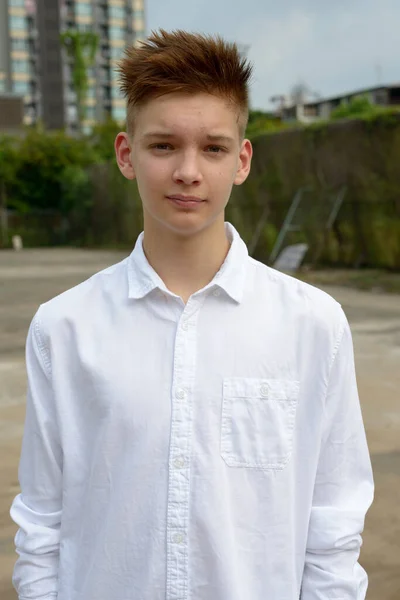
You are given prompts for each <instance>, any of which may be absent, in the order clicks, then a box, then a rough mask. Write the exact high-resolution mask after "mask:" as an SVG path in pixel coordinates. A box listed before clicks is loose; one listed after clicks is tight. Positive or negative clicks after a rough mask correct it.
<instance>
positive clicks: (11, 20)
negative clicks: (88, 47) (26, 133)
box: [0, 0, 145, 133]
mask: <svg viewBox="0 0 400 600" xmlns="http://www.w3.org/2000/svg"><path fill="white" fill-rule="evenodd" d="M70 29H73V30H78V31H93V32H95V33H96V34H97V35H98V37H99V47H98V52H97V56H96V62H95V64H94V65H93V67H91V68H90V70H89V90H88V98H87V101H86V119H85V121H84V123H83V127H84V130H85V131H90V129H91V128H92V127H93V125H94V124H95V123H96V122H99V121H102V120H103V119H104V118H105V117H106V116H107V115H110V116H111V117H112V118H114V119H116V120H118V121H122V120H123V119H124V118H125V101H124V99H123V98H122V97H121V95H120V93H119V90H118V82H117V73H116V71H115V67H116V62H117V61H118V59H119V58H120V57H121V56H122V54H123V50H124V48H125V47H126V46H128V45H131V44H135V43H137V42H138V40H140V39H143V37H144V36H145V7H144V0H0V93H1V92H5V93H12V94H16V95H20V96H23V98H24V122H25V123H26V124H31V123H34V122H37V121H38V120H39V119H40V120H41V121H42V122H43V125H44V126H45V127H46V128H47V129H60V128H66V129H67V130H68V131H69V132H70V133H74V132H75V131H77V128H78V115H77V104H76V95H75V91H74V88H73V84H72V64H71V59H70V58H69V57H68V55H67V52H66V50H65V49H64V48H63V47H62V45H61V43H60V34H61V33H62V32H64V31H66V30H70Z"/></svg>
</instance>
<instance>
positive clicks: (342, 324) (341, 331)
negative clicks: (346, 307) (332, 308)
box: [326, 303, 346, 392]
mask: <svg viewBox="0 0 400 600" xmlns="http://www.w3.org/2000/svg"><path fill="white" fill-rule="evenodd" d="M338 304H339V303H338ZM339 306H340V329H339V333H338V336H337V339H336V342H335V345H334V347H333V352H332V357H331V362H330V364H329V369H328V378H327V385H326V392H328V388H329V382H330V380H331V374H332V369H333V365H334V364H335V360H336V356H337V354H338V351H339V348H340V344H341V343H342V339H343V335H344V330H345V325H346V322H345V319H344V318H343V317H344V312H343V309H342V307H341V305H340V304H339Z"/></svg>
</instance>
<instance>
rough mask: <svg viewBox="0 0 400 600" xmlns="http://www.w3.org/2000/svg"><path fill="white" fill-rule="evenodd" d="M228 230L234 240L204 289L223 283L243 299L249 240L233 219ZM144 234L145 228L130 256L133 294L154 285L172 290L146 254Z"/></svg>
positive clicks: (140, 295)
mask: <svg viewBox="0 0 400 600" xmlns="http://www.w3.org/2000/svg"><path fill="white" fill-rule="evenodd" d="M225 231H226V235H227V237H228V240H229V241H230V242H231V246H230V249H229V252H228V254H227V257H226V259H225V261H224V263H223V264H222V266H221V268H220V270H219V271H218V273H216V275H215V277H214V278H213V280H212V281H210V283H209V284H208V285H207V286H206V287H205V288H203V290H206V289H209V288H214V287H219V288H221V289H222V290H224V291H225V292H226V293H227V294H228V295H229V296H230V297H231V298H232V299H233V300H235V301H236V302H238V303H240V302H241V301H242V298H243V293H244V286H245V279H246V267H247V259H248V251H247V247H246V244H245V243H244V241H243V240H242V239H241V237H240V235H239V233H238V232H237V231H236V229H235V228H234V227H233V225H231V223H228V222H226V223H225ZM143 237H144V233H143V232H142V233H141V234H140V235H139V237H138V238H137V240H136V244H135V247H134V249H133V251H132V253H131V254H130V256H129V257H128V285H129V298H134V299H139V298H143V297H144V296H146V295H147V294H149V293H150V292H151V291H153V290H154V289H159V290H162V291H164V292H166V293H170V292H169V290H168V289H167V287H166V285H165V283H164V282H163V280H162V279H161V277H160V276H159V275H158V274H157V273H156V272H155V270H154V269H153V267H152V266H151V265H150V264H149V262H148V260H147V258H146V255H145V253H144V251H143Z"/></svg>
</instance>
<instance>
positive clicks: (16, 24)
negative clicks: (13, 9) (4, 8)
mask: <svg viewBox="0 0 400 600" xmlns="http://www.w3.org/2000/svg"><path fill="white" fill-rule="evenodd" d="M26 28H27V23H26V19H25V17H14V16H13V15H11V17H10V29H26Z"/></svg>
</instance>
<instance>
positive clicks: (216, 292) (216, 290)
mask: <svg viewBox="0 0 400 600" xmlns="http://www.w3.org/2000/svg"><path fill="white" fill-rule="evenodd" d="M220 294H221V290H218V289H215V290H214V291H213V296H217V297H218V296H220Z"/></svg>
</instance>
